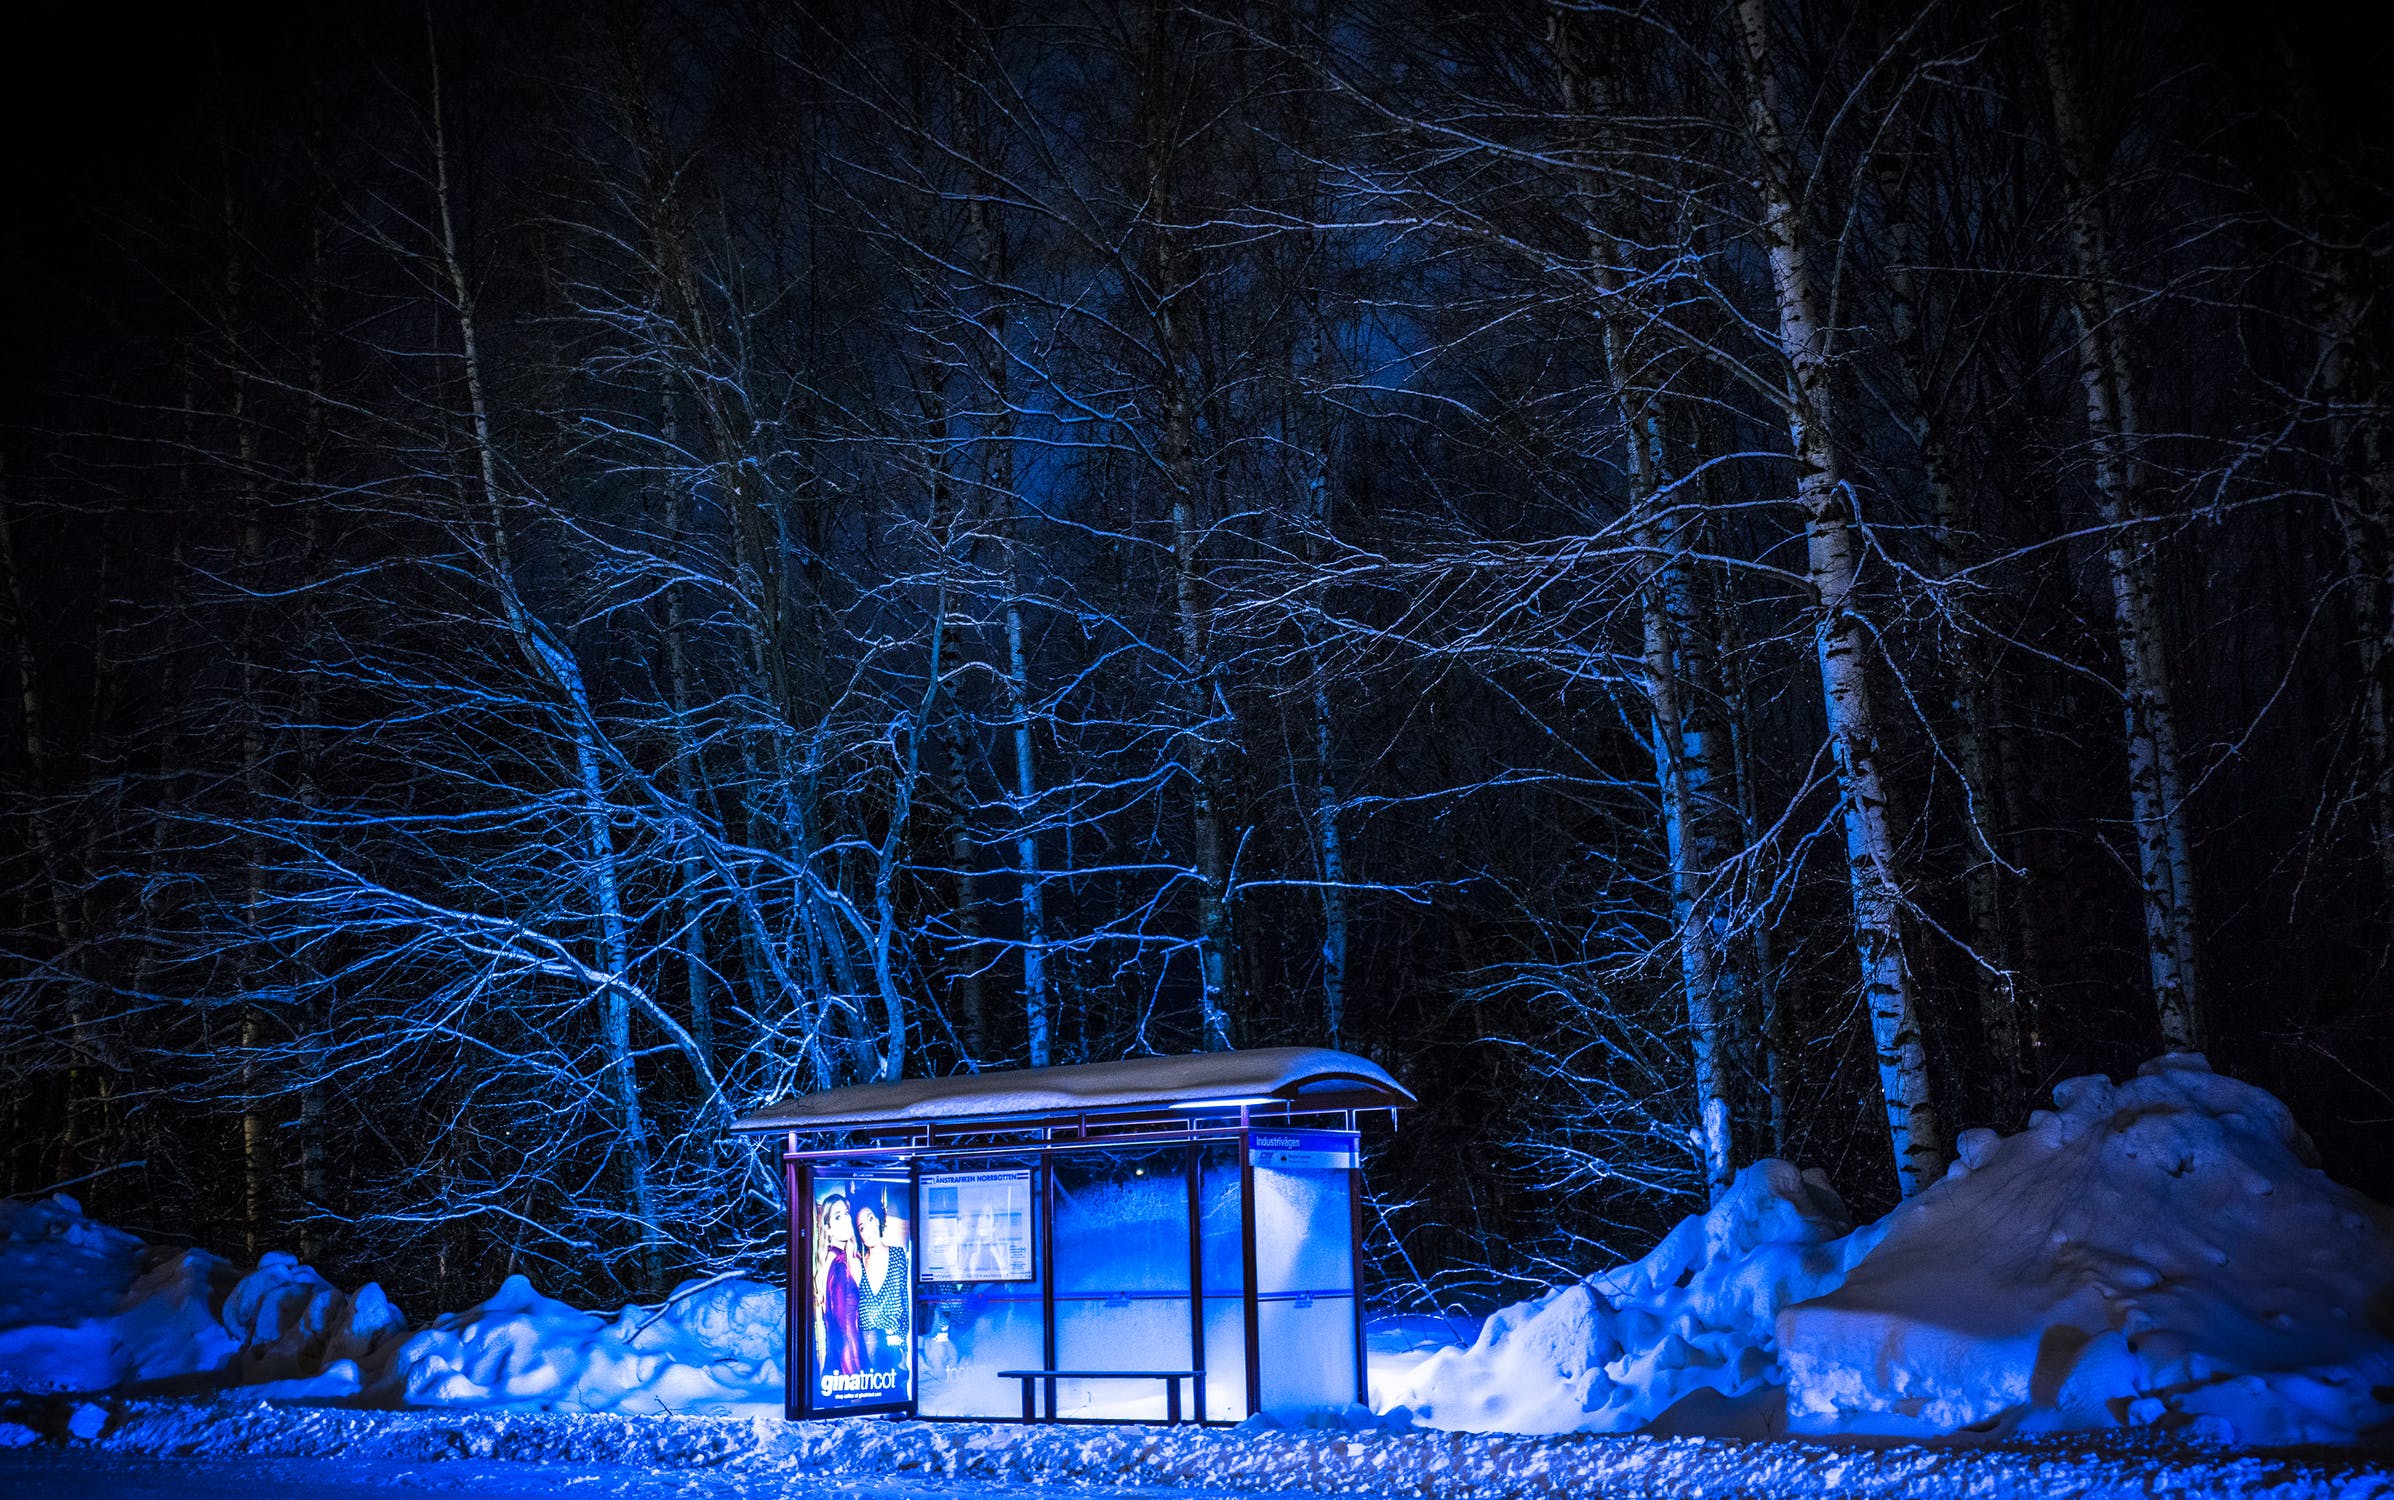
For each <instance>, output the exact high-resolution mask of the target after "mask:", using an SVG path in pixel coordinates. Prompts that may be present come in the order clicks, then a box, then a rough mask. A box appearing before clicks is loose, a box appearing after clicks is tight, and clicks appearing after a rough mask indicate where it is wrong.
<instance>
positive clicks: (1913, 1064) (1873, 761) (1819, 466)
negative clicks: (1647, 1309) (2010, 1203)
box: [1738, 0, 1944, 1197]
mask: <svg viewBox="0 0 2394 1500" xmlns="http://www.w3.org/2000/svg"><path fill="white" fill-rule="evenodd" d="M1770 12H1771V5H1770V0H1739V4H1738V16H1739V20H1740V22H1741V25H1742V29H1743V32H1744V43H1745V51H1746V58H1745V61H1746V68H1747V74H1748V79H1749V84H1750V89H1751V92H1750V94H1749V96H1748V101H1747V102H1748V110H1747V117H1748V121H1749V130H1750V133H1751V135H1752V138H1753V144H1754V149H1755V152H1756V155H1757V157H1758V158H1759V161H1760V166H1761V169H1762V170H1761V174H1760V177H1761V183H1760V185H1761V190H1762V195H1763V205H1762V206H1763V226H1764V231H1765V233H1766V235H1767V237H1768V244H1769V251H1770V267H1771V284H1772V288H1773V290H1774V292H1775V294H1776V298H1777V302H1778V324H1779V328H1778V332H1779V343H1780V346H1781V350H1782V353H1783V354H1784V356H1785V358H1786V360H1787V364H1788V387H1789V389H1788V398H1789V399H1788V407H1787V428H1788V441H1789V445H1790V447H1791V448H1792V449H1793V452H1794V456H1795V462H1796V498H1797V502H1798V504H1799V505H1800V507H1801V508H1802V511H1803V515H1804V543H1805V570H1806V574H1807V576H1808V578H1809V580H1810V582H1811V585H1812V589H1813V593H1814V608H1815V611H1816V613H1815V617H1814V625H1813V642H1814V648H1815V654H1816V657H1817V659H1818V662H1819V667H1820V680H1821V702H1822V707H1823V709H1824V711H1825V713H1826V717H1827V721H1828V730H1829V740H1830V744H1831V747H1832V749H1833V752H1834V754H1835V758H1836V764H1837V773H1838V786H1839V791H1840V793H1841V798H1842V803H1843V807H1842V816H1843V821H1844V824H1845V847H1846V877H1847V884H1848V886H1849V887H1850V889H1851V891H1852V894H1853V904H1854V946H1855V951H1856V954H1857V957H1858V958H1859V960H1860V967H1861V977H1862V999H1863V1005H1864V1008H1865V1010H1866V1011H1867V1012H1868V1014H1869V1016H1870V1028H1871V1038H1872V1041H1873V1043H1874V1044H1875V1048H1876V1052H1877V1056H1878V1072H1879V1088H1880V1092H1881V1094H1882V1096H1883V1098H1884V1102H1885V1106H1886V1114H1887V1135H1888V1139H1889V1143H1890V1144H1891V1146H1892V1147H1893V1150H1894V1156H1895V1175H1896V1181H1897V1183H1898V1185H1899V1186H1900V1187H1901V1188H1902V1190H1903V1193H1904V1195H1905V1196H1906V1197H1910V1196H1911V1195H1912V1194H1914V1193H1917V1192H1919V1191H1920V1190H1921V1189H1923V1188H1925V1187H1927V1186H1928V1185H1929V1184H1931V1183H1932V1182H1934V1181H1936V1179H1937V1176H1938V1174H1939V1172H1940V1171H1941V1170H1942V1168H1943V1166H1944V1155H1943V1142H1942V1141H1941V1140H1940V1138H1939V1131H1938V1123H1937V1113H1936V1107H1935V1104H1934V1102H1933V1100H1932V1097H1931V1090H1930V1086H1929V1071H1928V1054H1927V1050H1926V1048H1925V1047H1924V1045H1923V1043H1922V1039H1921V1033H1920V1022H1919V1017H1918V1015H1917V1013H1916V1011H1915V1006H1914V999H1913V994H1912V982H1911V972H1910V969H1909V967H1908V966H1907V964H1906V962H1905V954H1904V933H1903V909H1904V902H1903V895H1902V890H1901V887H1900V886H1899V884H1898V882H1897V879H1896V875H1895V836H1894V831H1893V829H1892V828H1891V827H1890V819H1889V814H1888V807H1887V789H1886V785H1885V782H1884V780H1883V778H1882V776H1881V774H1880V770H1879V760H1878V753H1879V747H1878V736H1879V729H1878V715H1877V711H1876V708H1875V707H1874V705H1873V703H1872V696H1871V686H1870V638H1869V634H1868V632H1866V631H1865V630H1864V629H1863V627H1862V623H1861V621H1860V619H1859V617H1858V616H1857V615H1856V614H1855V602H1856V601H1855V599H1854V589H1855V583H1856V579H1857V576H1858V574H1859V572H1860V568H1861V560H1862V539H1861V535H1860V530H1859V527H1858V525H1857V523H1856V517H1855V514H1854V508H1853V495H1852V491H1851V490H1850V489H1849V488H1848V486H1847V485H1846V483H1845V480H1844V477H1843V475H1842V474H1841V473H1840V471H1839V466H1838V462H1837V456H1836V452H1835V449H1834V446H1833V444H1832V441H1831V439H1830V435H1829V425H1828V418H1829V416H1830V415H1831V408H1832V402H1833V397H1832V393H1831V391H1830V389H1829V375H1828V370H1827V368H1826V360H1825V346H1826V330H1825V329H1823V327H1822V326H1821V321H1820V315H1819V311H1818V308H1819V294H1818V290H1817V288H1816V287H1815V286H1814V284H1813V275H1812V271H1811V267H1810V265H1809V263H1808V261H1807V258H1806V254H1805V230H1804V225H1803V212H1802V207H1801V205H1800V204H1799V203H1798V202H1797V201H1796V198H1795V187H1794V184H1795V183H1796V182H1798V181H1799V180H1800V178H1799V176H1798V173H1797V170H1796V163H1795V160H1794V156H1793V153H1792V152H1791V151H1790V150H1789V149H1788V146H1787V142H1786V140H1785V138H1784V137H1783V136H1782V134H1781V132H1780V125H1779V115H1780V101H1779V86H1778V81H1777V77H1776V55H1775V52H1776V49H1775V48H1774V46H1773V42H1772V25H1771V14H1770Z"/></svg>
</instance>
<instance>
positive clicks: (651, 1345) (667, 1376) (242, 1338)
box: [0, 1196, 782, 1415]
mask: <svg viewBox="0 0 2394 1500" xmlns="http://www.w3.org/2000/svg"><path fill="white" fill-rule="evenodd" d="M781 1324H782V1293H781V1290H780V1288H778V1287H768V1286H764V1285H761V1284H759V1283H757V1282H753V1281H738V1280H730V1279H713V1280H708V1281H697V1282H690V1283H686V1284H685V1285H684V1286H683V1287H681V1288H680V1289H678V1290H676V1291H675V1293H674V1294H673V1295H672V1296H671V1297H670V1298H669V1299H668V1300H667V1301H666V1302H665V1303H664V1304H662V1305H661V1306H633V1307H627V1308H624V1309H622V1310H621V1311H619V1312H617V1313H614V1314H612V1315H601V1314H597V1313H589V1312H583V1311H581V1310H580V1309H578V1308H573V1307H569V1306H567V1305H566V1304H565V1303H562V1302H559V1301H556V1300H554V1299H553V1298H548V1297H543V1296H541V1295H540V1294H539V1293H538V1292H536V1291H534V1290H533V1288H532V1284H531V1283H530V1282H529V1281H527V1280H525V1279H524V1278H523V1277H521V1276H511V1277H509V1278H508V1279H507V1281H506V1283H505V1284H504V1285H503V1286H501V1287H500V1288H499V1291H498V1294H497V1295H496V1296H493V1297H492V1298H491V1299H490V1300H489V1301H487V1302H484V1303H482V1304H481V1305H479V1306H477V1307H471V1308H468V1309H466V1310H465V1311H464V1312H460V1313H451V1314H448V1315H447V1316H444V1317H441V1318H437V1319H435V1320H434V1321H433V1322H432V1323H431V1325H430V1326H428V1327H426V1328H424V1329H423V1330H422V1331H420V1332H412V1336H411V1330H410V1328H409V1325H408V1322H407V1320H406V1318H405V1317H404V1316H402V1315H401V1313H400V1311H399V1309H398V1308H396V1307H394V1306H393V1305H392V1304H391V1302H390V1299H389V1298H387V1297H385V1296H384V1295H383V1292H382V1289H381V1288H380V1287H378V1286H375V1285H373V1284H371V1283H369V1284H368V1285H366V1286H363V1287H360V1288H359V1289H357V1290H356V1291H354V1292H345V1291H342V1290H340V1289H339V1288H337V1287H335V1286H333V1285H332V1284H331V1283H329V1282H327V1281H326V1280H325V1279H324V1278H323V1277H322V1276H320V1275H318V1274H317V1273H316V1272H315V1271H314V1270H312V1269H310V1268H309V1267H307V1266H303V1265H301V1264H299V1263H298V1261H297V1260H295V1259H294V1258H293V1257H291V1256H289V1255H286V1254H283V1253H281V1252H279V1251H276V1252H271V1253H269V1254H267V1255H266V1256H265V1257H263V1258H262V1259H261V1260H260V1261H259V1263H258V1265H257V1268H256V1269H255V1270H253V1271H251V1272H249V1273H248V1274H247V1275H243V1274H242V1273H241V1272H240V1271H239V1269H238V1268H236V1267H235V1266H233V1265H232V1264H231V1263H230V1262H227V1261H225V1260H223V1259H222V1258H220V1257H218V1256H214V1255H210V1254H208V1253H207V1252H206V1251H204V1250H185V1251H173V1250H165V1249H159V1248H155V1247H152V1246H148V1245H145V1244H143V1243H142V1242H141V1241H140V1240H138V1239H136V1238H134V1237H133V1236H132V1235H129V1234H126V1233H124V1232H123V1231H122V1230H117V1229H111V1228H109V1227H108V1226H106V1225H104V1224H97V1223H94V1222H92V1221H91V1220H90V1219H88V1218H85V1217H84V1215H83V1211H82V1209H81V1207H80V1206H78V1205H77V1204H76V1202H75V1200H74V1199H72V1198H67V1197H63V1196H62V1197H54V1198H49V1199H45V1200H43V1201H41V1202H38V1203H22V1202H15V1201H8V1200H0V1391H16V1392H26V1393H36V1394H74V1393H94V1392H100V1391H112V1390H152V1391H198V1390H229V1389H238V1390H240V1391H241V1392H242V1393H244V1394H245V1395H249V1396H252V1397H260V1398H266V1399H300V1398H307V1399H315V1400H325V1399H347V1398H355V1399H358V1400H361V1401H365V1402H371V1403H375V1404H382V1405H402V1404H404V1405H415V1406H460V1405H465V1406H495V1407H508V1408H516V1409H537V1410H556V1411H569V1412H592V1411H628V1412H659V1411H684V1412H689V1411H696V1412H708V1413H717V1414H729V1415H741V1414H748V1413H754V1412H759V1411H770V1412H775V1413H778V1412H779V1411H780V1410H781V1405H782V1397H781V1385H782V1376H781V1366H782V1329H781Z"/></svg>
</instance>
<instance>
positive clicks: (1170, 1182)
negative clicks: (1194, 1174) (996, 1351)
mask: <svg viewBox="0 0 2394 1500" xmlns="http://www.w3.org/2000/svg"><path fill="white" fill-rule="evenodd" d="M1055 1160H1056V1295H1057V1296H1058V1297H1069V1296H1096V1297H1115V1296H1120V1295H1121V1294H1123V1293H1125V1292H1179V1293H1181V1294H1182V1295H1184V1296H1185V1295H1187V1293H1188V1290H1189V1184H1188V1178H1187V1175H1186V1165H1185V1164H1186V1161H1187V1157H1186V1155H1185V1152H1184V1148H1182V1147H1179V1146H1170V1147H1165V1148H1163V1149H1162V1150H1157V1151H1140V1152H1136V1153H1126V1154H1124V1155H1119V1156H1117V1155H1115V1154H1113V1153H1111V1152H1098V1151H1088V1152H1059V1153H1058V1154H1057V1156H1056V1159H1055ZM1180 1342H1181V1346H1182V1347H1183V1348H1186V1347H1187V1346H1188V1342H1189V1340H1188V1335H1187V1333H1186V1332H1185V1331H1184V1332H1183V1333H1182V1335H1181V1340H1180ZM1151 1363H1153V1362H1152V1361H1151Z"/></svg>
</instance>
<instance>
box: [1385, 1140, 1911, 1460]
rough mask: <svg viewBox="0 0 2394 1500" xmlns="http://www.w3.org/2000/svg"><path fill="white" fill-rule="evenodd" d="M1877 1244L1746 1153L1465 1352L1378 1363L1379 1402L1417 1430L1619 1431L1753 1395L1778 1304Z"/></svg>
mask: <svg viewBox="0 0 2394 1500" xmlns="http://www.w3.org/2000/svg"><path fill="white" fill-rule="evenodd" d="M1876 1240H1877V1234H1876V1232H1875V1231H1874V1230H1867V1229H1866V1230H1862V1231H1859V1232H1855V1231H1854V1230H1853V1224H1852V1221H1851V1219H1850V1218H1849V1217H1848V1216H1847V1214H1846V1210H1845V1205H1844V1203H1843V1202H1841V1201H1840V1200H1839V1199H1838V1197H1837V1194H1836V1192H1835V1191H1834V1190H1833V1189H1831V1188H1830V1186H1829V1184H1828V1179H1827V1178H1826V1177H1824V1176H1822V1175H1821V1174H1820V1173H1818V1172H1798V1171H1797V1170H1796V1169H1795V1168H1794V1167H1792V1166H1790V1165H1789V1164H1787V1163H1786V1162H1783V1161H1763V1162H1757V1163H1755V1164H1754V1165H1753V1166H1750V1167H1748V1168H1746V1169H1745V1170H1744V1171H1743V1172H1740V1173H1739V1174H1738V1176H1737V1179H1736V1181H1735V1182H1734V1183H1732V1184H1731V1186H1730V1188H1729V1191H1728V1192H1726V1193H1724V1194H1723V1195H1722V1196H1721V1200H1720V1202H1718V1203H1716V1204H1715V1205H1713V1207H1712V1209H1711V1210H1710V1211H1709V1212H1706V1213H1702V1214H1698V1215H1695V1216H1694V1217H1692V1218H1689V1219H1686V1220H1684V1221H1682V1222H1681V1223H1680V1225H1679V1226H1678V1227H1677V1228H1675V1229H1673V1230H1672V1231H1671V1232H1670V1233H1669V1234H1668V1235H1666V1236H1664V1238H1663V1242H1662V1243H1661V1244H1659V1245H1657V1246H1655V1247H1654V1250H1653V1252H1652V1253H1650V1254H1649V1255H1647V1256H1646V1257H1645V1258H1644V1259H1643V1260H1638V1261H1633V1262H1631V1263H1630V1264H1628V1265H1625V1266H1619V1267H1616V1268H1614V1269H1613V1270H1610V1271H1605V1272H1602V1273H1600V1274H1598V1275H1595V1276H1591V1277H1589V1278H1588V1279H1587V1280H1585V1281H1583V1282H1580V1283H1579V1284H1577V1285H1575V1286H1570V1287H1565V1288H1562V1289H1561V1290H1558V1291H1552V1292H1548V1293H1547V1294H1546V1295H1545V1296H1543V1297H1539V1298H1537V1299H1536V1300H1534V1301H1530V1302H1524V1303H1521V1304H1519V1305H1517V1306H1514V1307H1508V1308H1506V1309H1504V1310H1503V1311H1501V1312H1499V1313H1497V1314H1495V1315H1494V1316H1492V1317H1491V1318H1489V1319H1488V1321H1487V1323H1486V1324H1485V1325H1484V1326H1483V1327H1482V1328H1481V1330H1480V1335H1479V1338H1478V1340H1477V1341H1476V1342H1474V1343H1473V1344H1472V1345H1471V1346H1470V1347H1469V1348H1467V1349H1449V1350H1445V1351H1442V1352H1439V1353H1435V1354H1432V1355H1431V1356H1430V1357H1429V1358H1427V1359H1426V1360H1423V1361H1422V1362H1421V1363H1420V1364H1419V1365H1418V1366H1416V1367H1415V1368H1414V1369H1413V1370H1411V1371H1410V1372H1408V1373H1392V1375H1391V1376H1390V1377H1389V1378H1388V1379H1387V1380H1386V1383H1385V1384H1384V1385H1383V1386H1382V1388H1381V1389H1380V1390H1379V1392H1378V1393H1377V1395H1378V1397H1379V1404H1380V1405H1381V1407H1382V1409H1383V1410H1386V1411H1390V1412H1392V1413H1393V1412H1394V1411H1395V1409H1396V1408H1399V1407H1402V1408H1407V1409H1409V1410H1410V1412H1411V1414H1412V1416H1413V1419H1414V1420H1415V1421H1417V1422H1420V1423H1422V1424H1423V1425H1425V1426H1432V1427H1443V1428H1449V1429H1453V1430H1457V1431H1466V1432H1522V1433H1556V1432H1627V1431H1630V1430H1632V1429H1634V1428H1639V1427H1643V1426H1645V1425H1647V1424H1648V1423H1651V1422H1653V1421H1654V1420H1655V1419H1656V1418H1658V1417H1661V1416H1662V1415H1663V1414H1664V1413H1665V1412H1667V1411H1669V1410H1670V1409H1671V1408H1672V1407H1673V1406H1675V1405H1677V1404H1678V1403H1680V1402H1681V1401H1683V1400H1687V1399H1689V1398H1691V1397H1698V1393H1700V1392H1701V1393H1708V1394H1706V1395H1704V1396H1702V1397H1700V1398H1699V1399H1700V1400H1702V1401H1704V1402H1706V1403H1714V1402H1721V1403H1738V1402H1750V1401H1752V1400H1753V1399H1754V1398H1757V1397H1761V1398H1764V1399H1766V1400H1767V1399H1768V1392H1769V1390H1770V1388H1772V1387H1775V1386H1777V1385H1778V1384H1780V1383H1781V1381H1782V1377H1781V1374H1780V1371H1779V1364H1778V1356H1777V1351H1776V1344H1775V1338H1774V1329H1773V1321H1774V1319H1775V1318H1776V1317H1777V1315H1778V1313H1779V1310H1780V1308H1781V1307H1782V1306H1784V1305H1785V1304H1787V1303H1789V1302H1793V1301H1798V1300H1801V1299H1803V1298H1806V1297H1811V1296H1816V1295H1818V1294H1819V1293H1821V1292H1823V1291H1826V1290H1828V1289H1829V1288H1831V1287H1833V1286H1835V1285H1837V1283H1838V1282H1839V1281H1840V1280H1842V1279H1843V1278H1844V1276H1845V1274H1846V1271H1847V1269H1848V1267H1850V1266H1851V1265H1852V1264H1853V1263H1854V1262H1855V1261H1856V1260H1858V1259H1860V1258H1861V1257H1862V1256H1863V1255H1864V1254H1865V1253H1866V1252H1867V1251H1868V1250H1869V1249H1870V1247H1871V1245H1872V1244H1874V1243H1875V1242H1876Z"/></svg>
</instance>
